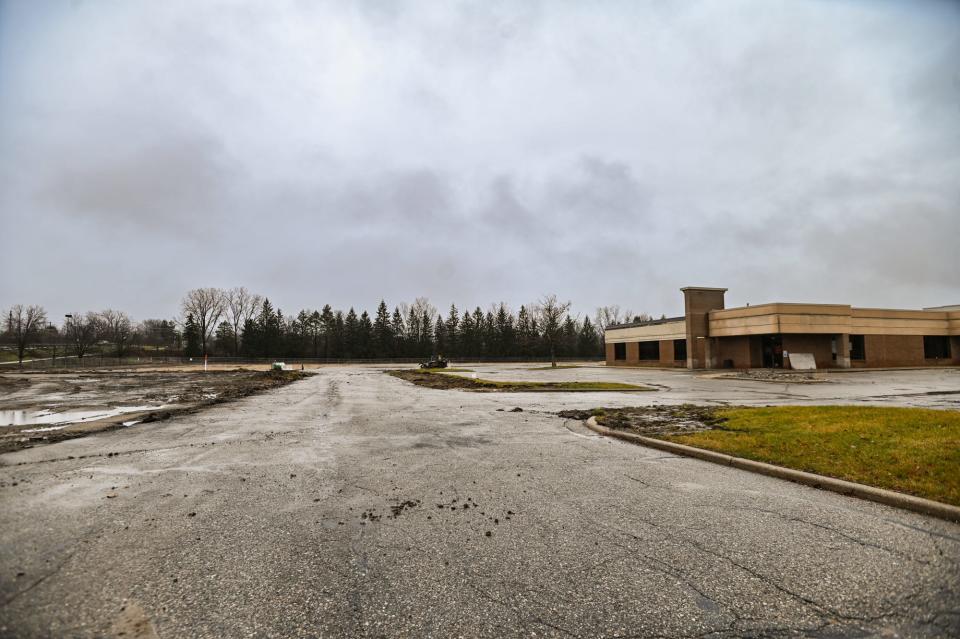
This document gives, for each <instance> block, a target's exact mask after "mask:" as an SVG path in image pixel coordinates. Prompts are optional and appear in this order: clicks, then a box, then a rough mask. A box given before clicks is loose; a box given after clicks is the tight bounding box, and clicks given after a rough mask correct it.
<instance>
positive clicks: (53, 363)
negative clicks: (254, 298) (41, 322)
mask: <svg viewBox="0 0 960 639" xmlns="http://www.w3.org/2000/svg"><path fill="white" fill-rule="evenodd" d="M56 332H57V327H56V326H54V325H53V324H47V333H48V334H50V335H53V336H54V342H53V344H51V346H53V359H51V360H50V368H53V367H54V366H56V365H57V342H56Z"/></svg>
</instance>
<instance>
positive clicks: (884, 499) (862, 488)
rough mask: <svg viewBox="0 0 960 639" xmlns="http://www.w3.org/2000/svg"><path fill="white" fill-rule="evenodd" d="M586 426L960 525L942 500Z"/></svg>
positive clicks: (957, 511) (592, 421) (958, 512)
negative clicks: (955, 522)
mask: <svg viewBox="0 0 960 639" xmlns="http://www.w3.org/2000/svg"><path fill="white" fill-rule="evenodd" d="M586 424H587V428H589V429H590V430H592V431H594V432H596V433H599V434H601V435H606V436H608V437H616V438H617V439H622V440H624V441H628V442H633V443H635V444H641V445H643V446H649V447H650V448H657V449H659V450H664V451H667V452H670V453H676V454H677V455H684V456H686V457H695V458H697V459H702V460H703V461H708V462H713V463H714V464H722V465H724V466H733V467H734V468H739V469H741V470H749V471H751V472H754V473H759V474H761V475H767V476H769V477H776V478H777V479H786V480H787V481H792V482H796V483H798V484H804V485H806V486H812V487H813V488H820V489H822V490H830V491H833V492H835V493H840V494H841V495H848V496H851V497H859V498H860V499H866V500H869V501H875V502H877V503H880V504H885V505H887V506H894V507H896V508H903V509H904V510H912V511H913V512H917V513H922V514H924V515H929V516H931V517H937V518H939V519H945V520H947V521H957V522H960V508H958V507H956V506H951V505H949V504H942V503H940V502H938V501H933V500H930V499H924V498H922V497H914V496H913V495H906V494H904V493H898V492H895V491H892V490H885V489H883V488H874V487H873V486H866V485H864V484H857V483H855V482H852V481H844V480H842V479H834V478H833V477H825V476H823V475H815V474H814V473H807V472H804V471H802V470H793V469H792V468H784V467H783V466H774V465H773V464H766V463H764V462H758V461H752V460H750V459H743V458H742V457H732V456H730V455H724V454H723V453H715V452H713V451H712V450H704V449H702V448H694V447H693V446H687V445H685V444H676V443H673V442H668V441H664V440H662V439H654V438H653V437H644V436H643V435H634V434H633V433H625V432H622V431H618V430H613V429H611V428H607V427H606V426H601V425H600V424H598V423H597V420H596V418H594V417H590V418H589V419H587V421H586Z"/></svg>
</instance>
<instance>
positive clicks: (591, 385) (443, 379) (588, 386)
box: [387, 369, 656, 392]
mask: <svg viewBox="0 0 960 639" xmlns="http://www.w3.org/2000/svg"><path fill="white" fill-rule="evenodd" d="M441 370H445V371H449V370H450V369H441ZM387 374H389V375H393V376H394V377H399V378H400V379H403V380H406V381H408V382H411V383H413V384H416V385H417V386H425V387H427V388H439V389H443V390H469V391H475V392H497V391H499V392H551V391H553V392H559V391H566V392H571V391H573V392H588V391H621V392H622V391H652V390H656V389H654V388H650V387H647V386H636V385H634V384H620V383H616V382H499V381H492V380H489V379H473V378H470V377H461V376H460V375H442V374H438V373H433V372H429V371H428V370H395V371H387Z"/></svg>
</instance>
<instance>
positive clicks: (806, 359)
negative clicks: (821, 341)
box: [790, 353, 817, 371]
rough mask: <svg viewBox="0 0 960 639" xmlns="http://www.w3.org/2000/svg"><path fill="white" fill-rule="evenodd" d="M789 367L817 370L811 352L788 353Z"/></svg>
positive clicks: (796, 369) (799, 369)
mask: <svg viewBox="0 0 960 639" xmlns="http://www.w3.org/2000/svg"><path fill="white" fill-rule="evenodd" d="M790 368H792V369H793V370H795V371H815V370H817V360H815V359H814V358H813V353H790Z"/></svg>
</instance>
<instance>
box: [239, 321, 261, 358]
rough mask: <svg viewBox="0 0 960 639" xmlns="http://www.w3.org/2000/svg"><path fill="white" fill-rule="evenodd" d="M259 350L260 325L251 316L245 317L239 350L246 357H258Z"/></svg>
mask: <svg viewBox="0 0 960 639" xmlns="http://www.w3.org/2000/svg"><path fill="white" fill-rule="evenodd" d="M260 350H261V348H260V325H259V324H257V321H256V320H255V319H253V318H252V317H250V318H247V319H246V320H245V321H244V322H243V330H242V332H241V340H240V352H241V353H243V354H244V355H245V356H247V357H259V356H260Z"/></svg>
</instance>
